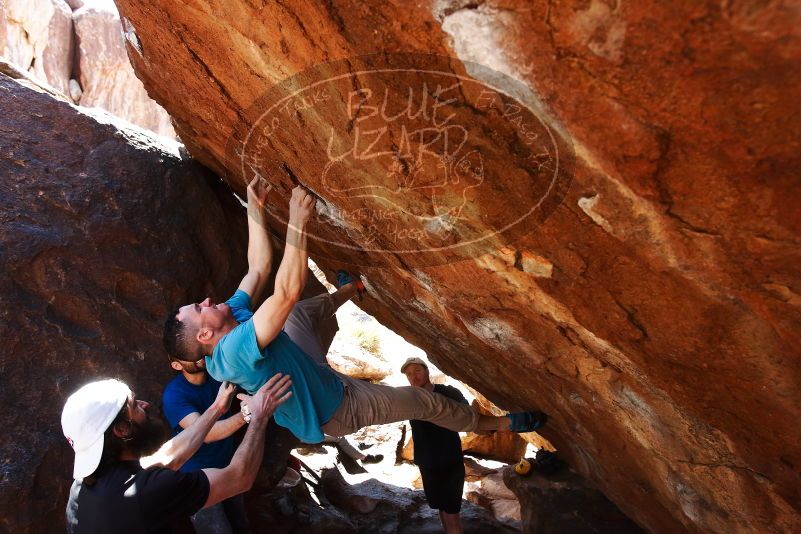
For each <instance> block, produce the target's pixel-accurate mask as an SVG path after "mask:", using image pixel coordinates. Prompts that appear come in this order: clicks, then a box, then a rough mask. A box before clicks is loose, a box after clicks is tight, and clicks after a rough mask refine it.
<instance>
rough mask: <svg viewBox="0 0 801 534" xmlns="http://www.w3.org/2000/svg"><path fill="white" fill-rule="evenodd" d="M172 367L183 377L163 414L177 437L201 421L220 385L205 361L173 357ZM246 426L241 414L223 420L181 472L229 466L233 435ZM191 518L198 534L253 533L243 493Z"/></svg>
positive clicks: (169, 391) (169, 392)
mask: <svg viewBox="0 0 801 534" xmlns="http://www.w3.org/2000/svg"><path fill="white" fill-rule="evenodd" d="M170 366H171V367H172V368H173V369H175V370H176V371H179V373H180V374H179V375H178V376H176V377H175V378H174V379H173V380H172V381H171V382H170V383H169V384H167V387H166V388H165V389H164V395H163V396H162V411H163V412H164V416H165V417H166V418H167V421H168V422H169V423H170V428H171V429H172V431H173V434H174V435H176V436H177V435H178V434H180V433H181V432H182V431H184V430H185V429H188V428H189V427H190V426H192V425H193V424H195V423H196V422H197V421H198V420H200V416H201V414H202V413H204V412H205V411H206V410H207V409H208V408H209V407H210V406H211V405H212V404H213V403H214V400H215V399H216V397H217V391H218V390H219V388H220V383H219V382H217V381H216V380H214V379H213V378H211V377H210V376H208V374H207V373H206V369H205V363H204V361H203V360H199V361H197V362H186V361H181V360H177V359H175V358H173V357H170ZM244 424H245V420H244V418H243V416H242V413H241V412H239V411H237V412H236V413H234V414H231V413H230V412H229V413H228V414H226V415H225V416H224V417H221V418H220V419H219V420H218V421H217V422H216V423H214V426H212V427H211V429H210V430H209V432H208V434H206V438H205V439H204V441H203V445H201V446H200V448H199V449H198V450H197V452H196V453H195V454H194V455H193V456H192V457H191V458H189V460H187V461H186V463H185V464H184V465H183V466H181V468H180V470H181V471H183V472H191V471H197V470H199V469H209V468H216V469H220V468H223V467H225V466H226V465H228V464H229V463H230V461H231V458H232V457H233V454H234V439H233V437H232V435H233V434H234V432H236V431H237V430H239V429H240V428H242V426H243V425H244ZM190 519H191V521H192V525H193V526H194V527H195V532H198V533H199V534H206V533H208V534H212V533H219V532H226V533H232V534H239V533H245V532H248V531H249V529H248V520H247V514H246V512H245V502H244V498H243V496H242V495H241V494H240V495H236V496H234V497H231V498H229V499H226V500H224V501H222V502H220V503H217V504H215V505H214V506H210V507H208V508H203V509H202V510H200V511H198V512H197V513H195V514H194V515H192V516H191V517H190Z"/></svg>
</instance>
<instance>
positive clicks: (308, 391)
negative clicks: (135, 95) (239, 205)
mask: <svg viewBox="0 0 801 534" xmlns="http://www.w3.org/2000/svg"><path fill="white" fill-rule="evenodd" d="M254 182H255V180H254ZM252 188H254V184H253V183H252V184H251V185H250V186H249V194H248V195H249V201H248V208H249V209H248V212H249V213H251V212H254V213H256V216H255V217H254V216H253V215H251V217H250V220H249V222H248V228H249V235H250V240H249V245H248V273H247V274H246V275H245V277H244V278H243V279H242V282H241V283H240V285H239V288H238V289H237V291H236V293H234V295H233V296H232V297H231V298H230V299H229V300H228V301H226V302H225V303H223V304H219V305H218V304H215V303H214V302H213V301H212V300H211V299H210V298H207V299H205V300H204V301H202V302H198V303H194V304H187V305H185V306H182V307H180V308H178V309H177V310H175V311H174V312H173V313H171V314H170V315H169V316H168V318H167V321H166V322H165V325H164V344H165V348H166V349H167V352H168V353H169V354H172V355H173V356H174V357H175V358H177V359H180V360H184V361H198V360H201V359H203V358H205V363H206V369H207V370H208V372H209V374H210V375H211V376H212V377H214V378H215V379H217V380H220V381H224V380H228V381H231V382H233V383H235V384H238V385H239V386H241V387H242V388H243V389H245V390H246V391H247V392H248V393H253V392H255V391H256V390H258V389H259V387H261V385H262V384H264V383H265V382H266V381H267V379H268V378H269V377H271V376H273V375H274V374H276V373H278V372H280V373H283V374H284V375H289V376H291V377H292V396H291V397H290V398H289V400H287V402H285V403H284V404H282V405H281V406H279V407H278V409H276V411H275V415H274V417H275V421H276V423H278V424H279V425H281V426H283V427H285V428H287V429H289V430H290V431H291V432H292V433H293V434H294V435H295V436H296V437H297V438H298V439H300V440H301V441H304V442H306V443H320V442H321V441H323V439H324V433H325V434H329V435H332V436H345V435H347V434H351V433H353V432H355V431H356V430H358V429H360V428H362V427H365V426H370V425H378V424H385V423H392V422H396V421H403V420H407V419H419V420H423V421H430V422H432V423H434V424H437V425H440V426H443V427H445V428H449V429H451V430H455V431H479V432H482V431H493V430H512V431H515V432H530V431H532V430H535V429H537V428H539V427H540V426H542V424H543V423H544V422H545V415H544V414H542V413H541V412H534V411H532V412H520V413H514V414H509V415H508V416H500V417H495V416H487V415H482V414H479V413H478V412H476V411H474V410H473V409H472V408H470V407H469V406H465V405H462V404H460V403H458V402H456V401H454V400H451V399H448V398H447V397H444V396H442V395H436V394H434V393H432V392H430V391H427V390H424V389H422V388H415V387H412V386H407V387H399V388H392V387H388V386H383V385H378V384H370V383H367V382H362V381H360V380H355V379H352V378H349V377H346V376H342V375H338V374H336V373H335V372H334V371H333V370H331V368H330V367H328V366H325V365H320V364H319V363H317V362H315V361H314V360H313V359H312V358H310V357H309V355H307V354H306V353H305V352H303V350H302V349H301V348H300V347H298V345H297V344H296V343H294V342H293V341H292V340H291V339H290V337H289V336H288V335H287V333H286V332H284V331H283V327H284V323H285V322H286V320H287V317H288V316H289V314H290V312H291V311H292V309H293V307H294V306H295V304H296V303H297V302H298V300H299V299H300V295H301V292H302V290H303V287H304V285H305V283H306V275H307V271H308V269H307V262H308V254H307V251H306V243H307V236H306V224H307V223H308V220H309V218H310V217H311V214H312V213H313V211H314V205H315V200H314V197H313V196H312V195H311V194H310V193H308V192H307V191H305V190H304V189H303V188H301V187H296V188H295V189H293V190H292V197H291V199H290V202H289V220H288V224H287V232H286V246H285V248H284V256H283V259H282V260H281V264H280V266H279V268H278V271H277V273H276V276H275V283H274V292H273V294H272V295H271V296H270V297H269V298H267V299H266V300H265V301H264V303H263V304H261V305H260V306H259V307H258V308H257V309H256V310H255V312H254V311H253V310H252V309H251V302H253V301H256V302H258V298H259V296H260V295H261V292H262V291H263V289H264V286H265V284H266V279H267V276H268V275H269V270H268V269H266V268H265V267H266V266H269V263H264V262H259V261H254V260H253V259H252V257H253V256H254V251H255V252H256V253H258V252H260V251H261V250H263V249H264V248H269V247H264V246H261V245H258V243H259V242H261V241H265V242H266V241H267V240H268V239H269V238H268V237H267V232H266V230H265V224H266V223H265V219H266V218H265V217H264V216H263V214H262V215H258V212H259V210H251V202H250V197H251V193H250V189H252ZM252 196H253V198H254V199H256V198H258V196H257V195H256V194H253V195H252ZM259 228H260V230H259ZM254 238H255V239H256V241H255V243H257V245H256V246H254ZM245 400H246V401H247V399H246V398H245Z"/></svg>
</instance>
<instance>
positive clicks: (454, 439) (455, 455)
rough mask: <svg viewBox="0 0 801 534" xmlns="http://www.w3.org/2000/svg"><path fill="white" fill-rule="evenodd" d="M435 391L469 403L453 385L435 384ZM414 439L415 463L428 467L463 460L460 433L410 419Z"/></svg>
mask: <svg viewBox="0 0 801 534" xmlns="http://www.w3.org/2000/svg"><path fill="white" fill-rule="evenodd" d="M434 393H439V394H440V395H445V396H446V397H448V398H451V399H453V400H455V401H459V402H461V403H463V404H467V399H465V398H464V395H462V393H461V392H460V391H459V390H458V389H456V388H455V387H453V386H445V385H442V384H434ZM409 423H411V425H412V439H413V440H414V463H415V464H417V465H419V466H420V467H425V468H428V469H438V468H444V467H451V466H453V465H455V464H458V463H460V462H462V440H461V439H460V438H459V433H458V432H454V431H453V430H448V429H447V428H442V427H441V426H437V425H435V424H433V423H429V422H428V421H418V420H416V419H414V420H411V421H409Z"/></svg>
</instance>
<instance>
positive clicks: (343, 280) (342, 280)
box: [337, 269, 367, 300]
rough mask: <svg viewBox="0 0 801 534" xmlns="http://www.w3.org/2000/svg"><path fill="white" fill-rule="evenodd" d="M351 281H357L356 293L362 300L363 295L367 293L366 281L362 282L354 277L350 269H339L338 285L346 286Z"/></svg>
mask: <svg viewBox="0 0 801 534" xmlns="http://www.w3.org/2000/svg"><path fill="white" fill-rule="evenodd" d="M351 282H353V283H355V285H356V294H357V295H358V296H359V300H362V297H363V296H364V294H365V293H367V288H366V287H364V282H362V281H361V280H360V279H359V278H356V277H354V276H353V275H352V274H350V273H349V272H348V271H345V270H343V269H340V270H338V271H337V287H338V288H340V287H342V286H346V285H348V284H350V283H351Z"/></svg>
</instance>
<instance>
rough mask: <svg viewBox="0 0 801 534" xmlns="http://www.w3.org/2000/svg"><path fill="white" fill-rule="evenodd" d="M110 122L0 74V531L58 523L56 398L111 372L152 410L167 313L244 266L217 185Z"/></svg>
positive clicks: (61, 449)
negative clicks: (150, 404) (1, 342)
mask: <svg viewBox="0 0 801 534" xmlns="http://www.w3.org/2000/svg"><path fill="white" fill-rule="evenodd" d="M6 70H7V71H8V72H13V71H12V69H6ZM27 83H29V84H30V81H28V82H27ZM115 121H116V119H115V118H114V117H112V116H110V115H108V114H104V113H102V112H97V113H95V114H93V115H91V116H90V115H88V114H87V113H86V112H85V110H82V109H81V108H78V107H75V106H72V105H70V104H68V103H66V102H64V101H59V100H57V99H55V98H53V97H52V96H50V95H49V94H47V93H45V92H37V91H34V90H33V89H30V88H28V87H24V86H22V85H21V84H19V83H17V81H15V80H13V79H11V78H9V77H8V76H5V75H2V74H0V131H2V132H3V135H2V136H0V175H2V176H3V180H2V183H0V250H2V256H3V261H2V265H0V295H2V299H0V336H2V339H3V340H4V348H3V350H2V351H1V352H0V369H2V373H0V374H2V387H0V403H2V405H3V410H2V411H1V412H0V428H2V429H3V432H2V434H1V435H0V465H2V477H0V503H2V504H0V530H1V531H3V532H55V531H63V530H64V526H63V525H64V509H65V505H66V499H67V490H68V488H69V485H70V483H71V482H72V479H71V475H72V461H73V452H72V449H71V448H70V447H69V445H68V444H67V442H66V440H65V439H64V436H63V435H62V433H61V427H60V423H59V421H60V415H61V409H62V406H63V404H64V401H65V399H66V398H67V396H68V395H70V394H71V393H72V392H74V391H75V390H76V389H78V388H79V387H80V386H81V385H83V384H84V383H86V382H89V381H91V380H94V379H97V378H101V377H117V378H120V379H122V380H124V381H125V382H126V383H128V384H129V385H130V386H131V387H132V388H133V389H134V390H135V391H136V393H137V395H138V397H139V398H142V399H147V400H150V401H153V402H154V403H155V404H156V406H158V405H159V404H160V399H161V393H162V390H163V388H164V385H165V384H166V383H167V381H168V380H169V379H170V378H171V377H172V375H173V371H172V370H171V369H170V367H169V365H168V362H167V357H166V355H165V353H164V350H163V348H162V345H161V329H162V324H163V321H164V317H165V316H166V314H167V312H168V311H169V310H170V309H172V307H173V306H175V304H176V303H178V302H182V301H189V300H190V299H194V298H196V297H197V296H198V295H200V294H210V295H213V296H215V297H216V298H226V297H227V296H228V295H229V294H230V293H231V292H233V290H234V289H235V288H236V285H237V284H238V282H239V280H240V279H241V276H242V273H243V272H245V270H246V264H245V257H246V239H247V229H246V222H245V217H244V211H243V210H242V209H241V207H240V206H239V205H238V203H237V202H236V200H235V199H234V198H233V196H232V195H231V193H230V190H229V189H228V188H227V187H226V186H224V184H222V183H221V182H220V181H219V180H218V179H217V178H216V177H215V176H214V175H212V174H211V173H210V172H209V171H208V170H206V169H204V168H203V167H202V166H200V165H198V164H197V163H195V162H192V161H190V160H187V159H184V158H183V157H181V156H180V155H179V154H178V151H177V145H169V146H168V145H165V144H162V143H161V142H159V141H157V140H156V138H154V137H153V136H151V135H149V134H147V133H145V132H144V130H141V129H137V128H134V127H130V126H119V125H117V124H115Z"/></svg>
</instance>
